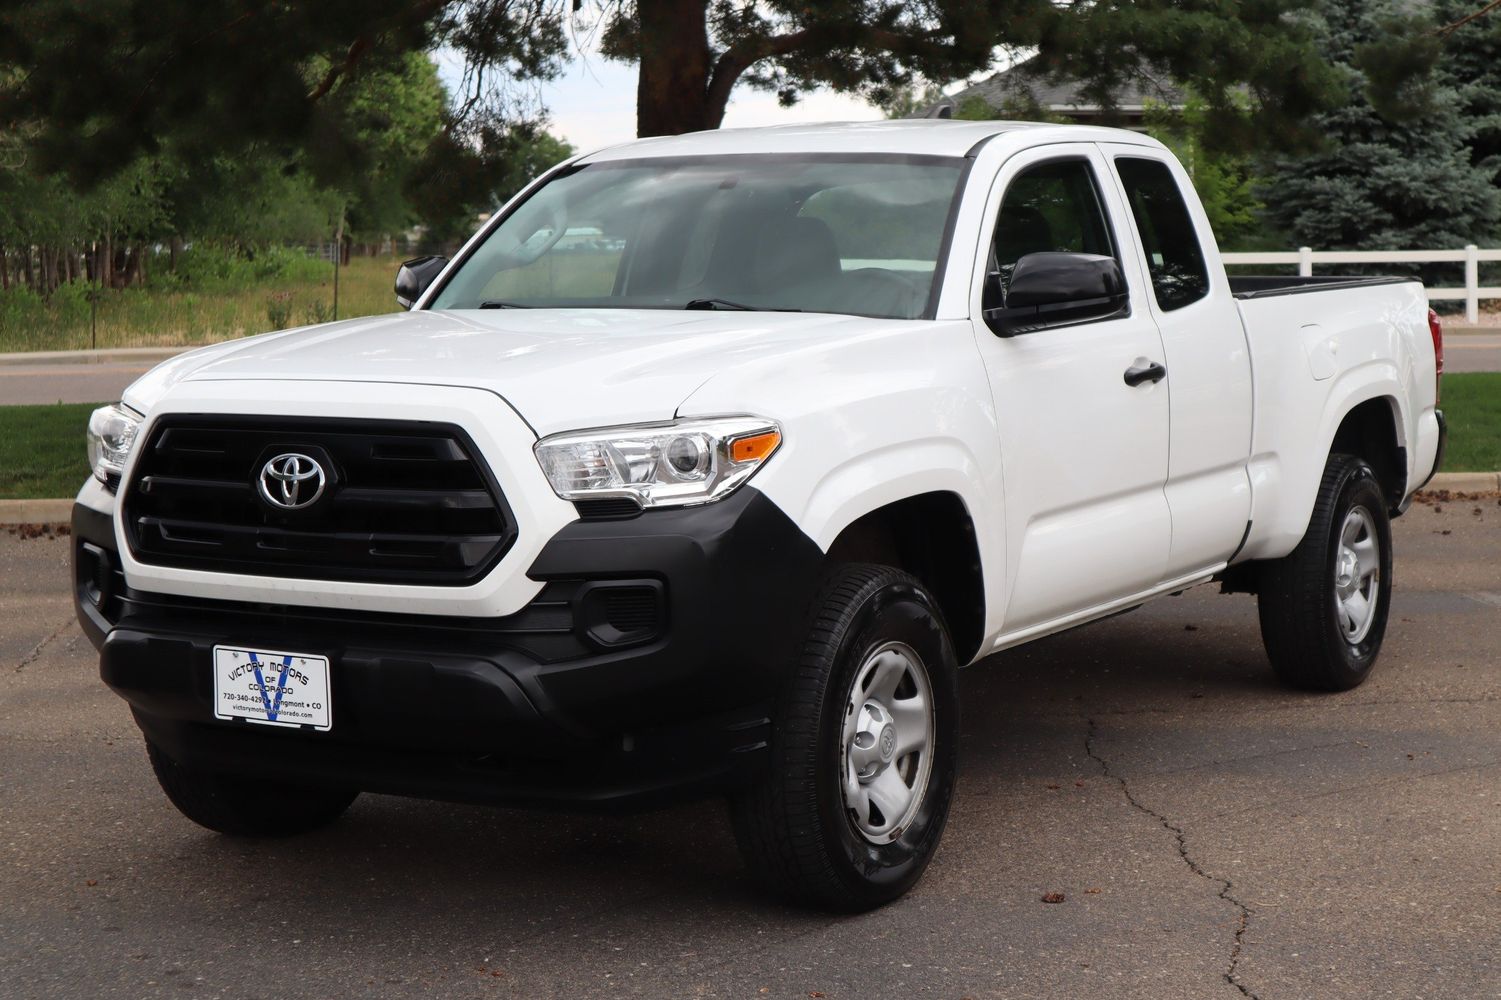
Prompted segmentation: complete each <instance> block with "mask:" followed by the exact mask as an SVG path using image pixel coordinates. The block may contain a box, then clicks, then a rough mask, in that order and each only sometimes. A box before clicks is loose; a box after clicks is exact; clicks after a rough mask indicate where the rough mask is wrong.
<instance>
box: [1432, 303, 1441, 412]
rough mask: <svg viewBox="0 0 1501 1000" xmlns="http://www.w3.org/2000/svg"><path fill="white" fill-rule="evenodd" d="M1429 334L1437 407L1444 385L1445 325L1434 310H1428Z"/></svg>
mask: <svg viewBox="0 0 1501 1000" xmlns="http://www.w3.org/2000/svg"><path fill="white" fill-rule="evenodd" d="M1428 332H1429V333H1431V334H1433V364H1434V373H1433V402H1434V404H1435V405H1437V403H1438V401H1439V394H1440V391H1441V390H1442V388H1443V384H1444V324H1442V323H1440V322H1439V321H1438V313H1436V312H1434V311H1433V310H1432V309H1430V310H1428Z"/></svg>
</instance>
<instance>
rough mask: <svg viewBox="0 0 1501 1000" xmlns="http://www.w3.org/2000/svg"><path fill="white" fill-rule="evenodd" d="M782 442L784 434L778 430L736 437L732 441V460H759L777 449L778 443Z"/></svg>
mask: <svg viewBox="0 0 1501 1000" xmlns="http://www.w3.org/2000/svg"><path fill="white" fill-rule="evenodd" d="M781 443H782V435H781V434H780V433H779V432H777V431H766V432H765V433H762V434H752V435H750V436H749V437H743V438H736V439H735V440H733V441H731V442H730V461H732V462H759V461H760V460H761V459H763V458H765V457H766V456H767V455H770V454H771V453H772V452H774V451H776V450H777V445H779V444H781Z"/></svg>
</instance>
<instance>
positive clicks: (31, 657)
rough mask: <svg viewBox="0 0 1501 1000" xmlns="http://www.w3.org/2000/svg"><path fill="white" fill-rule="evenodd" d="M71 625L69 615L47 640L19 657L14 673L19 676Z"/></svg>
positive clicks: (71, 618)
mask: <svg viewBox="0 0 1501 1000" xmlns="http://www.w3.org/2000/svg"><path fill="white" fill-rule="evenodd" d="M72 624H73V616H72V615H69V616H68V619H67V620H66V621H64V622H63V623H62V624H61V625H59V626H58V627H57V628H55V629H53V630H52V632H51V634H49V635H48V636H47V638H45V639H43V640H42V641H41V642H39V643H37V644H36V645H35V646H33V647H31V652H29V653H27V654H26V655H25V656H23V657H21V662H20V663H17V664H16V669H15V671H14V672H15V673H18V674H19V673H20V672H21V671H23V670H25V669H26V668H27V667H28V666H30V665H31V664H32V663H34V662H36V659H37V657H39V656H41V655H42V650H44V649H46V648H47V646H48V645H49V644H51V642H52V641H53V640H54V639H56V638H57V637H58V636H60V635H62V634H63V633H64V632H66V631H67V630H68V626H69V625H72Z"/></svg>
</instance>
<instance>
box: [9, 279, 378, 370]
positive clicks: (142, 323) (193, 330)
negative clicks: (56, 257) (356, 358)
mask: <svg viewBox="0 0 1501 1000" xmlns="http://www.w3.org/2000/svg"><path fill="white" fill-rule="evenodd" d="M399 263H400V261H399V260H397V259H396V258H394V257H352V258H350V261H349V264H348V266H347V267H345V268H344V269H343V270H342V271H340V272H339V318H340V319H351V318H353V317H356V316H372V315H375V314H377V313H388V312H394V311H396V309H397V306H396V298H395V293H394V292H393V291H392V285H393V284H394V282H395V279H396V268H397V266H398V264H399ZM206 284H207V285H208V287H207V288H201V289H194V290H187V291H178V290H165V289H162V288H127V289H122V290H117V291H109V292H103V293H101V295H100V301H99V311H98V317H97V332H98V336H97V341H96V340H95V339H94V338H93V336H92V334H91V328H90V317H89V313H90V309H89V303H88V298H87V292H88V289H87V286H83V285H77V286H65V287H64V288H63V289H61V290H59V292H58V294H57V295H55V296H53V299H52V301H50V302H43V301H42V300H41V299H40V298H38V297H36V296H31V295H22V294H20V293H13V294H11V295H8V296H6V295H0V353H7V352H11V351H73V350H82V349H85V348H88V347H91V346H98V347H176V346H179V345H187V344H207V343H213V342H215V341H220V340H231V339H233V338H235V337H244V336H249V335H251V334H256V333H265V332H267V331H268V330H272V329H275V328H277V327H278V326H282V327H287V326H301V325H303V324H304V323H319V322H323V321H324V320H328V319H332V318H333V288H334V284H333V265H332V264H328V263H325V262H322V261H305V262H299V266H298V267H296V268H295V269H294V270H293V273H292V275H291V276H288V277H285V278H279V279H272V280H268V281H261V282H253V283H250V282H246V283H243V284H240V285H239V286H238V287H237V286H236V284H235V283H234V282H209V283H206ZM273 315H274V316H276V317H277V318H278V319H279V320H280V322H279V323H278V322H274V321H273Z"/></svg>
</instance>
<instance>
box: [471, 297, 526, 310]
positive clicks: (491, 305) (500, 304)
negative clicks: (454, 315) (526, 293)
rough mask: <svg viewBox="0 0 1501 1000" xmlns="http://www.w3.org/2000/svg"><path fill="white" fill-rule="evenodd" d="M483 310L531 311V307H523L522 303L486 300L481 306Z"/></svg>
mask: <svg viewBox="0 0 1501 1000" xmlns="http://www.w3.org/2000/svg"><path fill="white" fill-rule="evenodd" d="M479 307H480V308H481V309H530V308H531V306H525V305H522V304H521V303H520V302H507V301H505V300H504V299H486V300H485V301H483V302H481V303H480V304H479Z"/></svg>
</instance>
